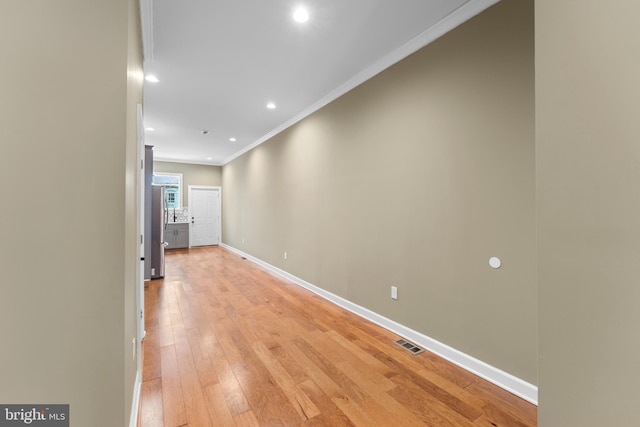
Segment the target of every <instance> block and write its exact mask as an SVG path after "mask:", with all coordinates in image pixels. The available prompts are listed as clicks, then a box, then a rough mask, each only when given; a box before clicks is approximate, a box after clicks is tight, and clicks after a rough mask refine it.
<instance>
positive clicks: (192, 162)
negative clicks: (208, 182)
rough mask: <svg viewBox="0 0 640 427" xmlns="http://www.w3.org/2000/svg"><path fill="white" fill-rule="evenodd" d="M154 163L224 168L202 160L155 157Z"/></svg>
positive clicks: (218, 164)
mask: <svg viewBox="0 0 640 427" xmlns="http://www.w3.org/2000/svg"><path fill="white" fill-rule="evenodd" d="M153 161H154V162H164V163H184V164H188V165H203V166H218V167H219V166H223V165H224V164H223V163H217V162H214V161H201V160H180V159H172V158H169V157H156V156H155V155H154V156H153Z"/></svg>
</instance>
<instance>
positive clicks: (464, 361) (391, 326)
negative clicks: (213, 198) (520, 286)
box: [220, 243, 538, 405]
mask: <svg viewBox="0 0 640 427" xmlns="http://www.w3.org/2000/svg"><path fill="white" fill-rule="evenodd" d="M220 246H222V247H223V248H225V249H228V250H230V251H232V252H235V253H237V254H238V255H240V256H243V257H245V258H247V259H248V260H250V261H252V262H254V263H255V264H258V265H259V266H261V267H263V268H265V269H267V270H269V271H270V272H272V273H274V274H276V275H278V276H280V277H282V278H284V279H287V280H289V281H291V282H293V283H295V284H296V285H299V286H302V287H303V288H306V289H308V290H310V291H311V292H313V293H315V294H316V295H319V296H321V297H322V298H324V299H326V300H328V301H330V302H332V303H334V304H336V305H338V306H340V307H342V308H344V309H346V310H348V311H350V312H352V313H354V314H357V315H358V316H360V317H362V318H364V319H367V320H369V321H371V322H373V323H375V324H377V325H379V326H381V327H383V328H385V329H387V330H389V331H391V332H394V333H396V334H398V335H399V336H401V337H403V338H406V339H407V340H409V341H412V342H413V343H414V344H417V345H419V346H420V347H424V348H425V349H426V350H429V351H430V352H432V353H435V354H437V355H438V356H440V357H442V358H444V359H446V360H448V361H449V362H451V363H454V364H456V365H458V366H459V367H461V368H463V369H466V370H467V371H469V372H471V373H472V374H475V375H477V376H479V377H480V378H483V379H485V380H487V381H489V382H491V383H493V384H495V385H497V386H498V387H500V388H502V389H504V390H506V391H508V392H510V393H512V394H514V395H516V396H518V397H521V398H522V399H524V400H526V401H528V402H531V403H533V404H534V405H537V404H538V387H536V386H535V385H533V384H530V383H528V382H526V381H524V380H522V379H520V378H517V377H515V376H513V375H511V374H509V373H507V372H505V371H503V370H501V369H498V368H496V367H494V366H491V365H489V364H487V363H485V362H483V361H481V360H478V359H476V358H475V357H473V356H470V355H468V354H466V353H463V352H461V351H459V350H456V349H455V348H453V347H450V346H448V345H446V344H444V343H441V342H440V341H438V340H435V339H433V338H431V337H428V336H426V335H424V334H422V333H420V332H418V331H415V330H413V329H411V328H408V327H406V326H404V325H401V324H400V323H397V322H395V321H393V320H391V319H388V318H386V317H384V316H382V315H380V314H377V313H375V312H373V311H371V310H369V309H367V308H364V307H362V306H359V305H358V304H354V303H353V302H351V301H349V300H347V299H344V298H342V297H340V296H338V295H335V294H333V293H331V292H328V291H326V290H324V289H322V288H319V287H317V286H315V285H313V284H311V283H309V282H306V281H304V280H302V279H300V278H299V277H296V276H294V275H292V274H290V273H287V272H286V271H284V270H281V269H279V268H278V267H275V266H273V265H271V264H268V263H266V262H264V261H262V260H260V259H258V258H255V257H253V256H251V255H249V254H247V253H244V252H242V251H241V250H239V249H236V248H234V247H232V246H229V245H227V244H224V243H220Z"/></svg>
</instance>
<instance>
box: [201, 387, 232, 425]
mask: <svg viewBox="0 0 640 427" xmlns="http://www.w3.org/2000/svg"><path fill="white" fill-rule="evenodd" d="M204 394H205V398H206V402H207V409H208V411H209V418H210V419H211V425H215V426H220V427H234V426H235V425H236V423H235V422H234V421H233V416H232V415H231V411H229V407H228V406H227V402H226V399H225V397H224V393H223V392H222V387H221V386H220V384H211V385H208V386H206V387H205V388H204Z"/></svg>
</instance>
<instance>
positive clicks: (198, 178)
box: [153, 162, 222, 207]
mask: <svg viewBox="0 0 640 427" xmlns="http://www.w3.org/2000/svg"><path fill="white" fill-rule="evenodd" d="M153 171H154V172H171V173H181V174H182V179H183V183H182V186H183V188H184V190H183V195H182V205H183V206H186V207H188V206H189V200H187V199H188V198H189V192H188V190H189V186H190V185H208V186H212V187H220V186H222V168H221V167H220V166H208V165H195V164H191V163H174V162H153Z"/></svg>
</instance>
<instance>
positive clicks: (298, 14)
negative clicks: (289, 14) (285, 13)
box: [293, 7, 309, 22]
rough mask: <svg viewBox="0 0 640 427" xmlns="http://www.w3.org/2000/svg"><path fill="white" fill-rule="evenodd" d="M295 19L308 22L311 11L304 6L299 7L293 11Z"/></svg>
mask: <svg viewBox="0 0 640 427" xmlns="http://www.w3.org/2000/svg"><path fill="white" fill-rule="evenodd" d="M293 19H294V20H295V21H296V22H307V21H308V20H309V12H307V9H305V8H304V7H299V8H297V9H296V10H295V12H293Z"/></svg>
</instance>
